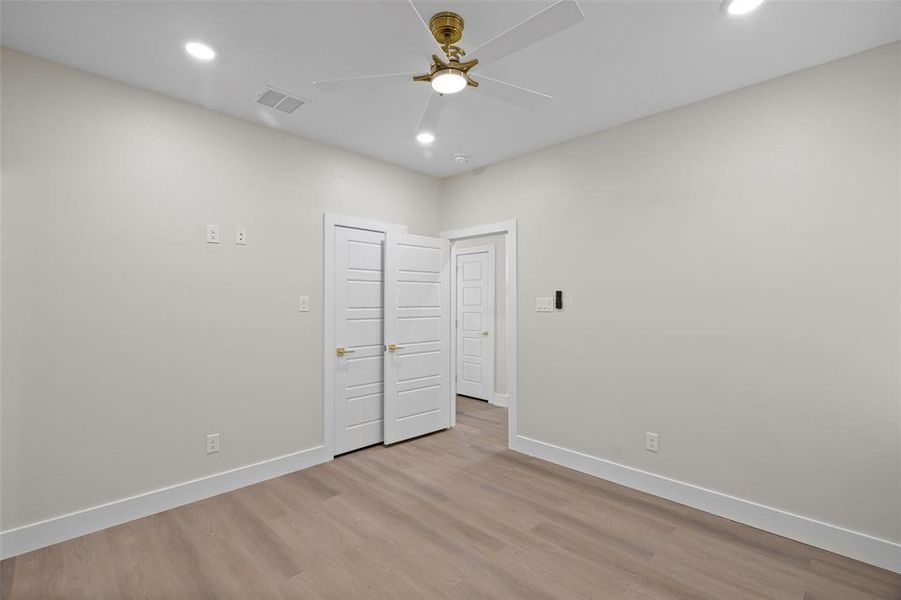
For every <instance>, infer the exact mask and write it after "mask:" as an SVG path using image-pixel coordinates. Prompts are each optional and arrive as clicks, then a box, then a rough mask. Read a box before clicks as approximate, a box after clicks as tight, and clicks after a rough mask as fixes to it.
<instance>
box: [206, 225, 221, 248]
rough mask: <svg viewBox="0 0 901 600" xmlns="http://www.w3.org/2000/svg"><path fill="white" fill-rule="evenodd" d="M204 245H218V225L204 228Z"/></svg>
mask: <svg viewBox="0 0 901 600" xmlns="http://www.w3.org/2000/svg"><path fill="white" fill-rule="evenodd" d="M206 243H207V244H218V243H219V226H218V225H207V226H206Z"/></svg>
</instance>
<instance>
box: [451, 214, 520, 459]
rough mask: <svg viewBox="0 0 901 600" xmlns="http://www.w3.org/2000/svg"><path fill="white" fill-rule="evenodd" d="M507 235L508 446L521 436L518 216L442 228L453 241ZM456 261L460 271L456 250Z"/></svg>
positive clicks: (454, 284) (453, 417) (453, 407)
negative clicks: (517, 417) (462, 226)
mask: <svg viewBox="0 0 901 600" xmlns="http://www.w3.org/2000/svg"><path fill="white" fill-rule="evenodd" d="M498 234H501V235H504V236H505V238H504V241H505V244H504V262H505V265H506V269H505V270H504V271H505V280H506V295H507V297H506V299H505V305H506V307H507V319H506V326H507V331H506V336H507V352H506V358H507V397H508V398H507V402H508V407H509V410H508V413H507V415H508V419H507V435H508V438H507V447H511V446H512V443H513V441H514V440H515V439H516V436H517V422H516V406H517V398H518V391H519V358H518V356H517V348H518V346H519V343H518V329H517V324H518V323H519V319H518V317H517V308H516V307H517V298H519V294H518V290H519V288H518V283H517V267H516V261H517V255H516V248H517V242H516V220H515V219H513V220H511V221H502V222H500V223H490V224H487V225H476V226H475V227H464V228H462V229H454V230H452V231H443V232H441V237H443V238H447V239H449V240H450V241H451V242H454V241H456V240H462V239H466V238H473V237H479V236H485V235H498ZM451 255H452V258H451V261H452V265H451V268H452V269H453V270H454V271H453V272H454V273H456V269H457V265H456V261H455V260H454V259H453V252H452V253H451ZM451 286H452V287H451V302H456V298H457V277H456V275H455V276H454V277H451ZM452 310H453V314H454V315H455V316H456V314H457V308H456V305H453V308H452ZM456 345H457V336H456V333H455V334H454V335H452V336H451V357H452V358H451V372H450V373H451V375H450V379H451V398H450V402H451V413H450V416H451V426H452V427H453V426H454V425H456V421H457V414H456V412H457V411H456V402H457V395H456V392H457V384H456V382H457V346H456Z"/></svg>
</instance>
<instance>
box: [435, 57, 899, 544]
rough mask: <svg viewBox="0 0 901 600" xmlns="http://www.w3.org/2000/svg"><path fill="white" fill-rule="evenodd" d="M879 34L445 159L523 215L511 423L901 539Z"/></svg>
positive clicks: (892, 252) (884, 76) (893, 147)
mask: <svg viewBox="0 0 901 600" xmlns="http://www.w3.org/2000/svg"><path fill="white" fill-rule="evenodd" d="M899 48H901V47H899V45H898V44H894V45H891V46H886V47H882V48H879V49H876V50H873V51H870V52H867V53H864V54H860V55H857V56H853V57H850V58H847V59H844V60H840V61H837V62H834V63H830V64H826V65H823V66H820V67H816V68H813V69H809V70H806V71H802V72H799V73H796V74H793V75H790V76H787V77H784V78H781V79H777V80H773V81H770V82H767V83H763V84H761V85H757V86H754V87H750V88H747V89H744V90H740V91H737V92H734V93H730V94H727V95H724V96H721V97H717V98H713V99H710V100H707V101H704V102H700V103H697V104H693V105H690V106H686V107H683V108H680V109H677V110H673V111H669V112H666V113H662V114H659V115H656V116H653V117H650V118H647V119H643V120H641V121H637V122H633V123H630V124H627V125H623V126H621V127H617V128H615V129H612V130H609V131H606V132H602V133H598V134H594V135H590V136H587V137H584V138H581V139H578V140H575V141H572V142H569V143H566V144H562V145H559V146H556V147H553V148H549V149H546V150H543V151H539V152H536V153H533V154H529V155H526V156H523V157H520V158H516V159H513V160H509V161H505V162H502V163H500V164H497V165H495V166H492V167H489V168H486V169H481V170H479V171H477V172H475V173H472V174H467V175H460V176H456V177H453V178H450V179H448V180H445V185H444V190H443V196H444V200H443V203H442V218H441V228H442V229H443V230H449V229H456V228H459V227H466V226H471V225H476V224H480V223H491V222H496V221H502V220H506V219H513V218H515V219H518V222H519V265H520V268H519V277H520V280H519V282H520V283H519V289H520V297H519V308H520V329H519V341H520V344H519V357H520V369H519V373H520V382H519V390H520V391H519V402H518V414H519V419H518V427H519V433H520V434H522V435H526V436H529V437H532V438H535V439H538V440H541V441H544V442H548V443H551V444H555V445H558V446H562V447H564V448H568V449H573V450H577V451H579V452H583V453H586V454H589V455H592V456H595V457H600V458H603V459H607V460H611V461H615V462H617V463H621V464H625V465H628V466H631V467H636V468H639V469H643V470H645V471H650V472H652V473H658V474H662V475H665V476H667V477H670V478H673V479H677V480H681V481H684V482H688V483H692V484H696V485H699V486H703V487H706V488H712V489H714V490H718V491H721V492H725V493H727V494H731V495H734V496H738V497H740V498H744V499H747V500H752V501H755V502H759V503H762V504H765V505H768V506H771V507H775V508H778V509H782V510H785V511H789V512H793V513H796V514H800V515H804V516H808V517H812V518H814V519H818V520H822V521H825V522H827V523H831V524H834V525H837V526H840V527H844V528H848V529H851V530H855V531H858V532H862V533H865V534H869V535H872V536H876V537H880V538H884V539H887V540H891V541H895V542H898V541H901V439H899V438H901V413H899V397H901V396H899V359H901V356H899V325H901V322H899V305H901V304H899V303H901V297H899V272H901V269H899V241H901V235H899V168H901V162H899V160H901V154H899V140H901V131H899V107H901V104H899V73H901V58H899V53H901V50H899ZM555 289H563V290H564V293H565V298H566V309H565V310H564V311H561V312H558V313H536V312H535V311H534V299H535V297H536V296H544V295H550V294H551V293H552V292H553V290H555ZM646 431H652V432H656V433H658V434H659V435H660V453H659V454H652V453H649V452H647V451H645V450H644V438H645V432H646Z"/></svg>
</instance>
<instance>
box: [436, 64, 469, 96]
mask: <svg viewBox="0 0 901 600" xmlns="http://www.w3.org/2000/svg"><path fill="white" fill-rule="evenodd" d="M431 83H432V89H433V90H435V91H436V92H438V93H439V94H456V93H457V92H460V91H462V90H463V88H465V87H466V85H467V83H468V82H467V80H466V76H465V75H464V74H463V71H461V70H460V69H454V68H449V69H439V70H437V71H435V72H434V73H433V74H432V79H431Z"/></svg>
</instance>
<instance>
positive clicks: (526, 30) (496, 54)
mask: <svg viewBox="0 0 901 600" xmlns="http://www.w3.org/2000/svg"><path fill="white" fill-rule="evenodd" d="M584 19H585V15H584V14H583V13H582V8H581V7H580V6H579V3H578V2H576V0H557V2H554V3H553V4H551V5H550V6H548V7H547V8H545V9H544V10H542V11H541V12H538V13H536V14H534V15H532V16H531V17H529V18H528V19H526V20H525V21H523V22H522V23H520V24H519V25H514V26H513V27H511V28H510V29H508V30H507V31H505V32H503V33H502V34H500V35H498V36H496V37H494V38H492V39H490V40H488V41H487V42H485V43H484V44H482V45H481V46H479V47H478V48H476V49H475V50H473V51H472V52H470V53H469V54H467V58H469V57H470V56H473V57H475V58H478V59H479V65H486V64H488V63H492V62H494V61H496V60H500V59H501V58H504V57H505V56H509V55H510V54H513V53H514V52H518V51H519V50H522V49H523V48H525V47H526V46H531V45H532V44H534V43H536V42H539V41H541V40H543V39H545V38H548V37H550V36H552V35H554V34H555V33H558V32H560V31H563V30H564V29H567V28H569V27H572V26H573V25H576V24H578V23H581V22H582V21H583V20H584Z"/></svg>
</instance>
